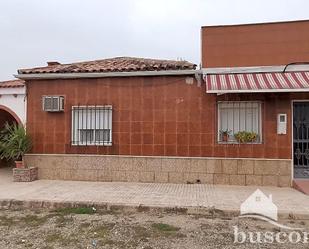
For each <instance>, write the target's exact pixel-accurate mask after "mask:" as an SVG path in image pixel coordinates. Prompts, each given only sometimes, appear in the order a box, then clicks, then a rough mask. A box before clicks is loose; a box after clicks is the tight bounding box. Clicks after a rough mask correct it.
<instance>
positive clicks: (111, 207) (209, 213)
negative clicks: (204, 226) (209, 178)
mask: <svg viewBox="0 0 309 249" xmlns="http://www.w3.org/2000/svg"><path fill="white" fill-rule="evenodd" d="M78 207H94V208H96V209H97V210H102V211H118V212H124V213H137V212H149V213H175V214H188V215H201V216H205V217H207V218H235V217H238V216H239V215H240V211H239V210H229V209H224V210H221V209H217V208H215V207H202V206H200V207H192V206H189V207H185V206H184V207H177V206H174V207H171V206H151V205H143V204H135V205H128V204H122V203H104V202H91V201H46V200H15V199H3V200H0V209H11V210H18V209H25V208H26V209H30V210H36V209H49V210H53V209H60V208H78ZM278 216H279V219H280V220H281V219H283V220H285V219H292V220H309V214H307V213H293V212H286V211H283V212H280V211H279V214H278Z"/></svg>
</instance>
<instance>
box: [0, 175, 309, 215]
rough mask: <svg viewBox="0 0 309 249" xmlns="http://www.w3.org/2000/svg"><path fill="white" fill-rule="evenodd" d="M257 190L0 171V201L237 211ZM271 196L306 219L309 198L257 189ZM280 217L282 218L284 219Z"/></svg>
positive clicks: (288, 211)
mask: <svg viewBox="0 0 309 249" xmlns="http://www.w3.org/2000/svg"><path fill="white" fill-rule="evenodd" d="M257 188H258V187H254V186H246V187H245V186H225V185H205V184H195V185H187V184H158V183H123V182H121V183H119V182H80V181H79V182H78V181H51V180H39V181H35V182H31V183H14V182H12V172H11V170H9V169H0V202H1V201H2V202H3V201H4V200H15V201H23V202H48V203H53V202H54V203H62V202H63V203H75V202H79V203H96V204H102V205H103V204H108V205H124V206H136V207H137V206H140V205H143V206H149V207H170V208H174V207H181V208H189V209H190V208H191V209H194V208H198V209H203V208H216V209H220V210H223V211H230V212H231V211H232V212H238V211H239V208H240V205H241V203H242V202H243V201H244V200H245V199H246V198H247V197H248V196H250V194H251V193H253V192H254V191H255V190H256V189H257ZM259 188H260V189H261V190H262V191H263V192H264V193H265V194H272V197H273V201H274V203H275V204H276V205H277V206H278V209H279V213H280V214H282V215H284V216H285V215H289V214H294V215H296V217H297V216H298V215H299V217H300V216H302V217H305V216H306V217H308V218H309V196H306V195H304V194H302V193H301V192H298V191H296V190H294V189H292V188H277V187H259ZM284 216H282V217H284Z"/></svg>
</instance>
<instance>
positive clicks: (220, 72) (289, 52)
mask: <svg viewBox="0 0 309 249" xmlns="http://www.w3.org/2000/svg"><path fill="white" fill-rule="evenodd" d="M308 28H309V22H290V23H274V24H255V25H237V26H219V27H203V28H202V67H203V69H202V70H195V65H193V64H191V63H188V62H183V61H162V60H149V59H137V58H114V59H106V60H101V61H94V62H84V63H73V64H59V63H50V64H49V66H47V67H43V68H33V69H25V70H19V74H18V76H17V77H18V78H21V79H24V80H25V81H26V86H27V93H28V96H27V98H28V116H27V129H28V132H29V133H30V135H31V136H32V139H33V144H34V147H33V151H32V154H29V155H28V156H27V163H28V164H29V165H30V164H31V166H37V167H39V174H40V178H48V179H76V180H102V181H141V182H176V183H179V182H202V183H215V184H238V185H276V186H290V185H291V181H292V179H293V172H294V165H295V169H297V172H298V173H297V177H306V170H307V166H308V165H307V147H306V146H307V145H306V137H305V136H307V135H306V134H307V133H306V132H305V130H304V128H301V129H299V128H298V130H296V131H297V132H298V133H300V132H302V135H299V137H297V136H296V137H295V139H294V147H293V139H292V122H294V121H295V122H294V123H295V124H297V125H300V126H301V127H304V126H305V124H306V122H304V118H305V119H306V113H307V108H308V107H307V104H306V103H305V102H303V101H304V100H306V99H308V97H309V94H308V93H307V91H308V90H309V85H308V86H307V84H308V82H309V74H308V71H309V70H308V68H307V66H306V65H305V64H302V65H296V66H295V65H291V66H288V67H287V69H286V73H284V72H283V70H284V68H285V65H287V64H289V63H293V62H306V61H309V43H308V36H309V29H308ZM294 100H301V102H299V103H295V104H293V103H294V102H293V101H294ZM42 105H43V108H42ZM293 105H294V108H295V109H296V108H297V111H296V113H297V115H298V116H297V117H296V116H295V118H294V119H293V118H292V106H293ZM55 106H56V107H57V108H58V109H57V111H56V112H55V110H54V109H53V108H54V107H55ZM62 107H63V109H62ZM299 110H303V111H299ZM294 113H295V112H294ZM302 113H305V115H303V114H302ZM295 115H296V114H295ZM278 119H279V121H280V122H278ZM293 120H294V121H293ZM278 124H279V128H278V127H277V126H278ZM277 128H278V129H277ZM224 131H227V133H228V136H224ZM293 149H294V152H293ZM295 153H296V154H295ZM308 153H309V148H308ZM294 155H296V156H297V158H296V159H297V160H295V158H294Z"/></svg>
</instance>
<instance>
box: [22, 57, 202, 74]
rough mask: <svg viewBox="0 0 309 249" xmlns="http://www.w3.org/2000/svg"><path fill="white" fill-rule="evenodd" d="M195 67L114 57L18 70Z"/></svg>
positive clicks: (42, 72) (151, 60) (24, 72)
mask: <svg viewBox="0 0 309 249" xmlns="http://www.w3.org/2000/svg"><path fill="white" fill-rule="evenodd" d="M195 68H196V65H195V64H192V63H190V62H187V61H173V60H157V59H144V58H133V57H116V58H110V59H103V60H95V61H86V62H78V63H71V64H60V63H57V62H53V63H49V65H48V66H46V67H38V68H31V69H20V70H18V73H19V74H44V73H98V72H102V73H105V72H135V71H166V70H191V69H195Z"/></svg>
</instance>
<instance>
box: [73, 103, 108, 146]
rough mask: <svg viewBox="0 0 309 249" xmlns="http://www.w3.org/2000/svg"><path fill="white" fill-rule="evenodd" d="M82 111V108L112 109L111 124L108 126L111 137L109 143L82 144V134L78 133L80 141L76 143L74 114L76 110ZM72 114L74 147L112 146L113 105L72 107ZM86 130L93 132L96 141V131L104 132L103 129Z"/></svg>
mask: <svg viewBox="0 0 309 249" xmlns="http://www.w3.org/2000/svg"><path fill="white" fill-rule="evenodd" d="M77 108H79V109H82V108H85V109H87V108H89V109H90V108H106V109H110V110H111V113H110V115H111V117H110V118H109V124H108V128H109V129H107V130H110V136H109V141H103V142H95V141H94V142H89V143H88V142H84V143H82V142H81V141H80V136H81V135H80V132H77V133H78V135H77V137H78V141H74V137H76V134H75V132H76V127H75V125H74V115H73V112H74V109H77ZM71 113H72V117H71V131H72V132H71V145H72V146H112V144H113V143H112V141H113V126H112V124H113V107H112V105H89V106H86V105H81V106H76V105H75V106H72V110H71ZM80 130H82V129H80ZM84 130H93V132H94V134H93V137H94V139H95V131H96V130H103V129H84Z"/></svg>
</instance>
